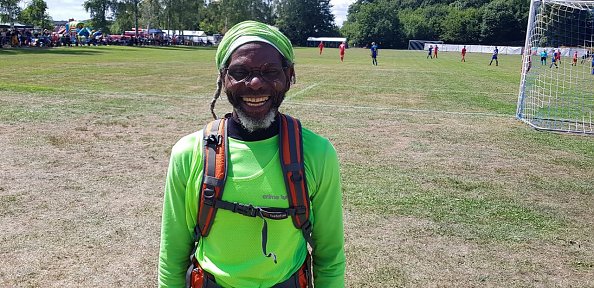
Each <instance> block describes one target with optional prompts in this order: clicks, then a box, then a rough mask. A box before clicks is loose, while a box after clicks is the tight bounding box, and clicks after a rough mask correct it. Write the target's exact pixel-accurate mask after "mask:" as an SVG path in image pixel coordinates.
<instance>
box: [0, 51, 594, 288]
mask: <svg viewBox="0 0 594 288" xmlns="http://www.w3.org/2000/svg"><path fill="white" fill-rule="evenodd" d="M214 53H215V51H214V50H212V49H196V48H186V47H163V48H152V47H144V48H133V47H78V48H74V47H72V48H56V49H47V50H45V49H42V50H37V49H24V50H18V49H12V50H0V147H2V148H1V149H0V159H1V161H0V231H2V233H0V262H1V263H2V264H1V265H0V287H83V286H90V287H93V286H96V287H128V286H136V287H153V286H155V285H156V278H157V276H156V275H157V274H156V269H157V260H158V259H157V258H158V246H159V233H160V232H159V231H160V219H161V205H162V195H163V185H164V179H165V172H166V169H167V163H168V157H169V150H170V149H171V147H172V145H173V144H174V143H175V142H176V141H177V140H178V139H179V138H180V137H181V136H183V135H185V134H189V133H191V132H193V131H195V130H197V129H201V128H202V126H203V125H204V123H206V121H208V119H209V117H210V113H209V112H208V104H209V101H210V98H211V97H212V94H213V92H214V89H215V79H216V70H215V68H214V61H213V60H214ZM368 53H369V52H368V51H367V50H363V49H349V50H347V54H346V59H345V62H344V63H340V61H339V59H338V50H337V49H325V50H324V54H323V55H321V56H320V55H318V50H317V48H297V49H296V59H297V64H296V71H297V84H296V85H294V86H293V88H292V89H291V90H290V91H289V93H288V96H287V99H286V101H285V103H284V104H283V106H282V110H283V111H284V112H286V113H289V114H291V115H293V116H295V117H298V118H300V119H301V120H302V122H303V123H304V125H305V126H307V127H308V128H310V129H312V130H314V131H316V132H317V133H319V134H321V135H324V136H325V137H328V138H329V139H330V140H331V141H332V142H333V143H334V145H335V147H336V149H337V151H338V153H339V157H340V162H341V170H342V178H343V179H342V180H343V192H344V196H343V199H344V217H345V233H346V253H347V275H346V281H347V287H594V229H593V227H594V138H592V137H585V136H578V135H562V134H555V133H543V132H537V131H535V130H532V129H531V128H529V127H528V126H527V125H525V124H523V123H521V122H519V121H518V120H516V119H515V118H514V113H515V105H516V101H517V91H518V85H519V80H520V79H519V78H520V58H519V56H508V55H500V62H499V66H498V67H496V66H494V65H493V66H488V62H489V60H490V55H487V54H473V53H470V54H467V57H466V58H467V61H468V62H466V63H460V62H459V55H458V54H457V53H453V52H452V53H448V52H441V53H440V56H439V59H433V60H430V59H426V58H425V53H424V52H410V51H393V50H380V54H379V57H378V62H379V66H377V67H375V66H372V65H371V59H370V57H369V55H368ZM229 109H230V106H229V105H228V104H227V103H226V100H224V99H223V100H221V101H219V102H218V104H217V109H216V110H217V112H218V113H219V114H223V113H225V112H227V111H229Z"/></svg>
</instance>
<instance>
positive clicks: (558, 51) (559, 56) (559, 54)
mask: <svg viewBox="0 0 594 288" xmlns="http://www.w3.org/2000/svg"><path fill="white" fill-rule="evenodd" d="M555 57H556V58H557V59H555V60H557V63H559V64H561V49H559V48H557V54H556V56H555Z"/></svg>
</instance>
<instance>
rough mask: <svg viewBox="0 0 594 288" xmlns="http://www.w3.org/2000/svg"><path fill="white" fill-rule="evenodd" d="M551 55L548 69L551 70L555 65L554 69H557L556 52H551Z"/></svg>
mask: <svg viewBox="0 0 594 288" xmlns="http://www.w3.org/2000/svg"><path fill="white" fill-rule="evenodd" d="M553 51H554V52H553V55H552V56H551V62H552V63H551V66H549V68H553V65H555V68H559V65H557V51H556V50H553Z"/></svg>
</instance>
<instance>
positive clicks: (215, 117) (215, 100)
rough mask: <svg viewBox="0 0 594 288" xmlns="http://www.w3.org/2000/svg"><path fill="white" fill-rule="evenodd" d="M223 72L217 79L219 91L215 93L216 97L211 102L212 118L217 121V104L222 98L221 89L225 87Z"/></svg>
mask: <svg viewBox="0 0 594 288" xmlns="http://www.w3.org/2000/svg"><path fill="white" fill-rule="evenodd" d="M222 75H223V72H219V77H217V91H215V94H214V96H213V97H212V101H210V113H212V117H213V118H214V119H215V120H216V119H217V114H216V113H215V112H214V108H215V104H216V103H217V99H219V96H221V88H222V87H223V79H222V78H223V77H221V76H222Z"/></svg>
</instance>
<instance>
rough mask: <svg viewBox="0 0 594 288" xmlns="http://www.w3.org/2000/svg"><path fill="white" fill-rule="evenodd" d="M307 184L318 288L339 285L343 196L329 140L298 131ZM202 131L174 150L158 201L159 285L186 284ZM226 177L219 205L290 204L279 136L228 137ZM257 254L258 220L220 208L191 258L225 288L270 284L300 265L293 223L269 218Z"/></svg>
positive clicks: (302, 251) (301, 243)
mask: <svg viewBox="0 0 594 288" xmlns="http://www.w3.org/2000/svg"><path fill="white" fill-rule="evenodd" d="M302 134H303V151H304V165H305V175H306V181H307V186H308V190H309V194H310V199H311V221H312V225H313V232H312V236H313V241H314V246H315V247H314V250H313V251H312V257H313V272H314V284H315V286H316V287H321V288H326V287H344V272H345V256H344V233H343V223H342V196H341V184H340V173H339V166H338V159H337V156H336V151H335V149H334V147H333V146H332V144H330V142H329V141H328V140H327V139H325V138H323V137H320V136H318V135H316V134H315V133H313V132H311V131H309V130H307V129H305V128H304V129H303V132H302ZM201 150H202V131H198V132H195V133H193V134H190V135H187V136H185V137H183V138H182V139H180V140H179V141H178V142H177V143H176V144H175V146H174V147H173V149H172V153H171V159H170V163H169V169H168V173H167V179H166V184H165V196H164V204H163V218H162V227H161V249H160V255H159V286H160V287H184V285H185V274H186V269H187V268H188V265H189V259H190V258H189V254H190V253H191V250H192V248H193V245H194V243H193V233H194V232H193V231H194V227H195V225H196V213H197V203H198V198H197V197H198V193H199V190H198V187H199V186H200V181H201V177H202V165H203V163H202V151H201ZM229 153H230V154H229V159H230V160H229V161H228V176H227V182H226V184H225V190H224V193H223V200H226V201H230V202H239V203H244V204H252V205H254V206H261V207H279V208H280V207H288V205H289V203H288V200H287V193H286V189H285V184H284V179H283V176H282V170H281V165H280V160H279V153H278V136H274V137H272V138H269V139H265V140H261V141H240V140H236V139H233V138H229ZM267 223H268V242H267V252H272V253H274V254H276V256H277V260H278V263H276V264H275V263H274V262H273V260H272V258H267V257H265V256H264V255H263V253H262V242H261V241H262V238H261V237H262V235H261V231H262V225H263V220H262V219H261V218H258V217H253V218H252V217H247V216H244V215H241V214H237V213H232V212H230V211H227V210H223V209H219V210H218V212H217V214H216V217H215V220H214V223H213V225H212V229H211V231H210V234H209V235H208V236H207V237H204V238H201V239H200V241H199V243H198V247H197V251H196V253H195V255H196V259H197V260H198V262H199V263H200V265H201V266H202V268H203V269H205V270H206V271H208V272H210V273H211V274H213V275H214V276H215V279H216V281H217V283H218V284H219V285H221V286H223V287H225V288H226V287H241V288H251V287H271V286H273V285H274V284H276V283H279V282H282V281H284V280H286V279H288V278H289V277H290V276H291V275H292V274H293V273H294V272H296V271H297V270H298V269H299V267H300V266H301V265H302V264H303V262H304V259H305V256H306V252H307V245H306V242H305V239H304V238H303V235H302V234H301V231H300V230H298V229H296V228H295V226H293V223H292V220H291V218H290V217H289V218H287V219H283V220H269V219H267Z"/></svg>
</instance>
